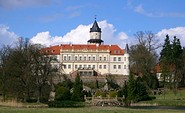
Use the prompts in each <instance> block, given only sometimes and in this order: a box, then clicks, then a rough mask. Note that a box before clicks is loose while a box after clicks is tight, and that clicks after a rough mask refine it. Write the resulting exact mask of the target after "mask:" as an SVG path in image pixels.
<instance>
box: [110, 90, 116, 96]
mask: <svg viewBox="0 0 185 113" xmlns="http://www.w3.org/2000/svg"><path fill="white" fill-rule="evenodd" d="M117 95H118V92H117V91H110V92H109V96H110V97H116V96H117Z"/></svg>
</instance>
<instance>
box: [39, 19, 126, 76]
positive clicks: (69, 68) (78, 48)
mask: <svg viewBox="0 0 185 113" xmlns="http://www.w3.org/2000/svg"><path fill="white" fill-rule="evenodd" d="M103 42H104V41H103V40H102V39H101V28H99V26H98V23H97V21H96V20H95V21H94V23H93V26H92V28H90V39H89V40H88V41H87V44H61V45H56V46H50V47H47V48H44V49H43V51H45V52H46V53H47V54H50V55H52V56H53V57H55V58H57V59H58V61H59V62H58V64H62V67H63V71H64V73H65V74H71V75H72V74H77V73H79V74H80V75H92V76H93V75H94V76H97V75H129V54H128V45H127V44H126V47H125V49H122V48H120V47H119V46H118V45H104V44H103ZM55 65H56V66H57V63H55Z"/></svg>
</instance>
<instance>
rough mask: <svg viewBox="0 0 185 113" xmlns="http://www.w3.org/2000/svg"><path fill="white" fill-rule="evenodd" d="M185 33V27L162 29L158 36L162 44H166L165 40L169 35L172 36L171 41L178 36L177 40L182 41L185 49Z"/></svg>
mask: <svg viewBox="0 0 185 113" xmlns="http://www.w3.org/2000/svg"><path fill="white" fill-rule="evenodd" d="M184 31H185V27H175V28H170V29H162V30H161V31H159V32H158V33H157V34H156V36H157V37H158V38H159V40H160V42H162V44H164V39H165V38H166V35H167V34H168V35H169V36H170V38H171V40H173V37H174V36H176V37H177V38H179V39H180V41H181V45H182V46H183V47H184V46H185V32H184Z"/></svg>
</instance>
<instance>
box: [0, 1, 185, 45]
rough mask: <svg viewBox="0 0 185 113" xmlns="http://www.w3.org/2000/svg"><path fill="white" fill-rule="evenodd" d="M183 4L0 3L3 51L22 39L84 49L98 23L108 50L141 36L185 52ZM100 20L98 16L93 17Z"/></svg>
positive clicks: (170, 2)
mask: <svg viewBox="0 0 185 113" xmlns="http://www.w3.org/2000/svg"><path fill="white" fill-rule="evenodd" d="M184 4H185V0H0V47H1V46H2V45H13V44H14V43H15V42H16V41H17V39H18V38H19V37H24V38H29V39H30V41H31V42H32V43H40V44H43V45H45V46H51V45H58V44H63V43H72V44H86V43H87V40H88V39H89V38H90V35H89V30H90V27H92V24H93V22H94V20H95V17H96V20H97V22H98V24H99V27H100V28H101V29H102V39H103V40H104V44H118V45H120V46H121V47H124V46H125V44H126V43H128V44H130V45H132V44H134V43H135V42H136V39H135V37H134V34H135V33H136V32H138V31H151V32H153V33H154V34H155V36H156V38H158V39H159V43H164V38H165V36H166V34H169V36H170V37H171V39H172V38H173V37H174V36H177V38H179V39H180V41H181V44H182V46H185V8H184ZM95 15H96V16H95Z"/></svg>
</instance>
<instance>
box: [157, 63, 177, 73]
mask: <svg viewBox="0 0 185 113" xmlns="http://www.w3.org/2000/svg"><path fill="white" fill-rule="evenodd" d="M167 68H168V69H169V71H173V70H174V69H175V65H173V64H171V65H169V66H168V67H167ZM154 71H155V72H157V73H161V72H162V67H161V65H160V64H159V63H158V64H157V65H156V66H155V67H154Z"/></svg>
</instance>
